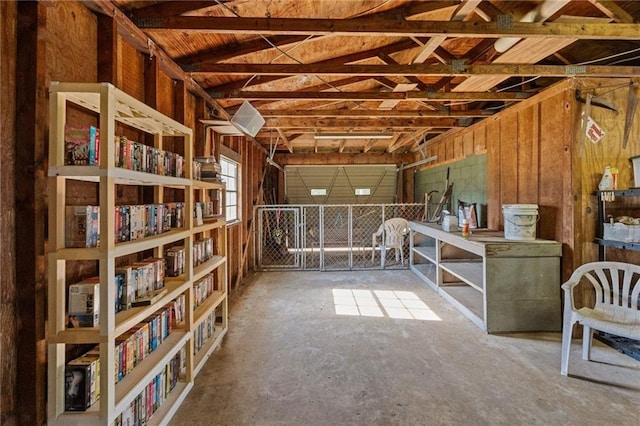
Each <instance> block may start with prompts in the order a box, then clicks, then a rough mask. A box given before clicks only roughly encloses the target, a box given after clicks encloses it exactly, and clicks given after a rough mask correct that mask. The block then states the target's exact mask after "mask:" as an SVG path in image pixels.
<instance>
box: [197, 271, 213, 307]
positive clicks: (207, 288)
mask: <svg viewBox="0 0 640 426" xmlns="http://www.w3.org/2000/svg"><path fill="white" fill-rule="evenodd" d="M214 291H216V282H215V274H214V273H213V272H211V273H209V274H207V275H206V276H205V277H204V278H202V279H200V280H198V281H196V282H195V283H194V284H193V310H194V311H195V310H196V308H197V307H198V306H200V305H202V304H203V303H204V301H205V300H207V298H208V297H209V296H211V294H212V293H213V292H214Z"/></svg>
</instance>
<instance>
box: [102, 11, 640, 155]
mask: <svg viewBox="0 0 640 426" xmlns="http://www.w3.org/2000/svg"><path fill="white" fill-rule="evenodd" d="M113 4H115V5H116V6H117V7H118V8H119V9H120V10H121V11H122V12H123V13H124V14H125V15H126V16H128V17H129V19H131V21H132V22H133V23H134V24H135V25H136V26H137V27H139V28H140V29H141V30H142V31H144V32H145V34H146V35H147V37H148V38H149V39H150V40H151V41H152V42H153V43H154V44H155V45H156V46H158V47H159V48H160V49H162V50H163V51H164V52H165V53H166V54H167V55H168V56H169V57H170V58H171V59H173V61H174V62H175V63H177V64H178V65H179V66H180V67H181V68H182V69H183V70H184V71H185V72H186V73H187V74H188V75H189V76H190V77H191V78H192V79H193V80H194V81H195V82H196V83H197V84H198V85H199V86H201V87H202V88H203V89H204V90H205V91H206V92H207V93H208V94H209V95H210V96H211V97H213V98H214V99H215V100H216V101H217V102H218V103H219V105H220V106H221V107H222V108H223V109H224V111H225V112H226V114H222V115H226V117H222V116H221V114H220V110H215V111H212V117H211V119H212V121H211V123H213V124H216V125H218V124H220V125H221V126H220V127H219V131H220V132H226V131H228V128H229V127H228V126H226V127H225V126H224V125H223V124H224V121H225V119H228V117H229V116H233V114H235V112H236V111H237V110H238V108H239V107H240V105H241V104H242V103H243V101H248V102H249V103H250V104H251V105H252V106H253V107H254V108H256V109H257V110H258V111H259V113H260V114H261V116H262V117H263V118H264V119H265V124H264V127H262V129H261V131H260V132H259V133H258V134H257V135H256V139H257V140H258V141H259V142H260V143H261V144H263V145H264V146H265V147H269V145H270V144H271V145H272V146H273V145H275V143H276V142H277V150H279V151H288V152H300V153H303V152H317V153H325V152H355V153H366V152H407V151H412V150H415V149H416V147H417V146H418V145H419V144H420V143H421V142H423V141H427V140H429V139H430V138H432V137H434V136H436V135H438V134H440V133H443V132H446V131H449V130H450V129H454V128H458V127H464V126H469V125H471V124H473V123H475V122H477V121H478V120H482V119H484V118H486V117H489V116H491V115H492V114H495V113H497V112H499V111H501V110H503V109H504V108H508V107H509V106H510V105H514V104H516V103H518V102H520V101H522V100H523V99H527V98H528V97H530V96H532V95H533V94H535V93H537V92H539V91H542V90H544V89H545V88H546V87H548V86H549V85H551V84H553V83H555V82H557V81H558V80H560V79H564V78H567V77H577V78H580V77H585V76H606V77H608V76H617V77H619V76H622V77H630V76H639V75H640V68H638V66H640V25H638V24H636V23H635V22H636V21H637V20H638V19H640V2H637V1H605V0H589V1H569V0H544V1H542V0H541V1H494V0H491V1H488V0H482V1H480V0H466V1H411V0H359V1H355V0H215V1H126V0H114V1H113ZM317 135H322V136H324V137H325V138H324V139H318V138H317Z"/></svg>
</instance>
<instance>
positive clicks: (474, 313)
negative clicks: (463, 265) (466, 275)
mask: <svg viewBox="0 0 640 426" xmlns="http://www.w3.org/2000/svg"><path fill="white" fill-rule="evenodd" d="M439 293H440V294H441V295H442V297H444V298H445V299H446V300H448V301H449V302H450V303H451V304H452V305H454V306H456V307H457V308H458V309H459V310H460V312H462V314H463V315H464V316H466V317H467V318H469V319H470V320H471V321H472V322H473V323H474V324H475V325H477V326H478V327H480V328H481V329H482V330H484V331H486V329H487V327H486V324H485V323H484V302H483V296H482V294H481V293H479V292H478V291H477V290H476V289H474V288H472V287H470V286H468V285H464V284H462V285H449V286H444V287H440V289H439Z"/></svg>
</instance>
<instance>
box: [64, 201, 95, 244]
mask: <svg viewBox="0 0 640 426" xmlns="http://www.w3.org/2000/svg"><path fill="white" fill-rule="evenodd" d="M64 237H65V238H64V240H65V247H98V245H99V244H100V206H65V231H64Z"/></svg>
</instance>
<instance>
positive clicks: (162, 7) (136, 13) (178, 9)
mask: <svg viewBox="0 0 640 426" xmlns="http://www.w3.org/2000/svg"><path fill="white" fill-rule="evenodd" d="M230 1H231V0H218V1H215V0H214V1H211V0H209V1H184V0H180V1H165V2H162V3H157V2H153V4H151V5H149V6H145V7H141V8H138V9H132V10H130V11H128V12H127V14H128V15H129V17H130V18H131V19H139V18H168V17H171V16H180V15H182V14H183V13H187V12H192V11H194V10H199V9H204V8H206V7H210V6H217V5H218V4H219V3H228V2H230Z"/></svg>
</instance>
